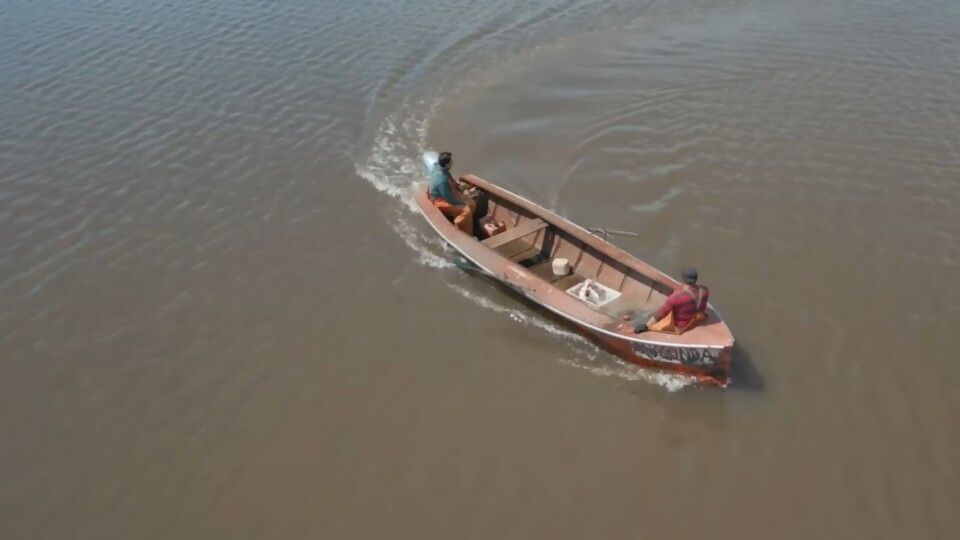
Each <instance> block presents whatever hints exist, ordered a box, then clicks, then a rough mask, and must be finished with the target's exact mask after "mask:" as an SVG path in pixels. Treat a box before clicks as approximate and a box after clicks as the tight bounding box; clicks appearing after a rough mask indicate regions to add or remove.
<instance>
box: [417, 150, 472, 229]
mask: <svg viewBox="0 0 960 540" xmlns="http://www.w3.org/2000/svg"><path fill="white" fill-rule="evenodd" d="M452 165H453V154H451V153H450V152H440V155H439V159H437V164H436V165H434V166H433V169H431V170H430V177H429V181H428V184H427V197H429V198H430V200H431V201H432V202H433V205H434V206H435V207H437V208H438V209H439V210H440V211H441V212H443V213H444V215H446V216H448V217H451V218H453V224H454V225H456V226H457V228H458V229H460V230H461V231H463V232H465V233H467V234H469V235H471V236H472V235H473V212H474V205H475V204H476V203H475V201H474V200H473V199H472V198H470V197H467V196H466V195H464V194H463V192H462V191H460V189H459V188H458V187H457V186H456V184H455V183H454V180H453V175H452V174H450V167H451V166H452Z"/></svg>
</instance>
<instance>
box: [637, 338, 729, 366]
mask: <svg viewBox="0 0 960 540" xmlns="http://www.w3.org/2000/svg"><path fill="white" fill-rule="evenodd" d="M633 354H635V355H637V356H641V357H643V358H647V359H649V360H654V361H656V362H666V363H668V364H688V365H696V366H710V365H713V364H714V363H715V362H716V361H717V360H719V359H720V349H697V348H691V347H670V346H668V345H653V344H651V343H634V344H633Z"/></svg>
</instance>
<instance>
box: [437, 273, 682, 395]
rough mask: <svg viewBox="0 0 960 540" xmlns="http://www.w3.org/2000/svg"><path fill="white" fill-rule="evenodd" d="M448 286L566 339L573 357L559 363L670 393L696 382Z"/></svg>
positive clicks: (551, 324) (524, 323)
mask: <svg viewBox="0 0 960 540" xmlns="http://www.w3.org/2000/svg"><path fill="white" fill-rule="evenodd" d="M448 286H449V287H450V289H452V290H453V291H454V292H456V293H457V294H459V295H460V296H463V297H464V298H466V299H468V300H470V301H472V302H474V303H476V304H477V305H479V306H481V307H483V308H486V309H489V310H492V311H495V312H497V313H503V314H506V315H507V316H509V317H510V318H511V319H513V320H514V321H516V322H518V323H520V324H523V325H526V326H533V327H535V328H539V329H540V330H543V331H545V332H547V333H549V334H552V335H554V336H556V337H558V338H559V339H562V340H564V341H567V343H568V344H569V345H571V349H572V350H573V351H574V352H576V353H578V354H577V356H576V357H575V358H573V359H570V358H557V360H559V361H560V362H561V363H562V364H565V365H568V366H572V367H575V368H577V369H582V370H585V371H589V372H590V373H593V374H594V375H598V376H601V377H616V378H619V379H624V380H627V381H643V382H648V383H653V384H656V385H658V386H661V387H663V388H666V389H667V390H668V391H670V392H676V391H677V390H680V389H682V388H685V387H687V386H690V385H691V384H694V383H695V382H696V379H693V378H691V377H685V376H683V375H678V374H675V373H665V372H657V371H653V370H648V369H644V368H642V367H640V366H635V365H633V364H629V363H627V362H624V361H623V360H620V359H619V358H614V357H613V356H611V355H609V354H607V353H606V352H604V351H603V350H602V349H600V348H599V347H597V346H596V345H595V344H594V343H593V342H591V341H590V340H589V339H587V338H585V337H583V336H581V335H580V334H576V333H574V332H570V331H569V330H565V329H563V328H561V327H560V326H557V325H556V324H553V323H551V322H550V321H547V320H545V319H543V318H542V317H538V316H536V315H528V314H526V313H523V312H522V311H520V310H517V309H514V308H510V307H507V306H503V305H500V304H498V303H496V302H494V301H493V300H491V299H489V298H487V297H486V296H481V295H477V294H473V293H472V292H470V291H468V290H467V289H464V288H463V287H461V286H459V285H455V284H452V283H451V284H449V285H448ZM611 360H612V362H611Z"/></svg>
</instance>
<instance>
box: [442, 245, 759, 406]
mask: <svg viewBox="0 0 960 540" xmlns="http://www.w3.org/2000/svg"><path fill="white" fill-rule="evenodd" d="M453 263H454V265H455V266H457V267H458V268H460V269H461V270H464V271H465V272H466V273H467V274H469V275H471V276H474V277H478V278H480V280H481V281H483V282H484V283H487V284H489V285H492V286H493V288H494V289H496V290H497V291H501V292H503V293H505V294H506V295H507V296H508V297H510V298H513V299H515V300H517V301H518V302H519V303H520V304H522V305H524V306H526V307H527V308H529V309H530V310H531V311H533V312H534V313H535V314H536V315H537V316H538V317H541V318H543V319H544V320H546V321H549V322H551V323H553V324H554V325H556V326H558V327H560V328H562V329H564V330H566V331H569V332H571V333H574V334H577V335H581V336H583V337H584V338H586V339H587V340H588V341H590V343H592V344H593V345H594V346H596V347H597V348H599V349H601V350H606V349H605V347H604V346H603V344H601V343H597V342H596V341H593V340H591V339H590V336H589V335H587V334H585V333H584V332H583V331H582V328H580V327H579V326H577V325H575V324H572V323H570V321H568V320H566V319H565V318H563V317H561V316H559V315H557V314H556V313H554V312H552V311H550V310H549V309H546V308H545V307H543V306H541V305H540V304H538V303H537V302H534V301H533V300H531V299H530V298H527V297H526V295H524V294H523V293H522V292H521V291H518V290H516V289H514V288H513V287H511V286H509V285H507V284H505V283H503V282H502V281H500V280H498V279H496V278H495V277H493V276H491V275H489V274H487V273H486V272H484V271H483V270H481V269H480V268H478V267H476V266H474V265H473V264H472V263H470V262H469V261H466V260H465V259H463V258H461V257H460V256H458V255H455V256H454V257H453ZM607 352H609V353H610V354H612V355H613V356H614V357H616V356H617V355H616V353H615V352H613V351H607ZM618 361H619V360H618ZM637 368H638V369H647V370H650V371H656V370H655V369H652V368H645V367H641V366H637ZM693 386H694V387H703V388H705V389H715V390H732V391H740V392H762V391H763V390H764V388H765V384H764V382H763V377H761V375H760V373H759V372H758V371H757V369H756V366H755V365H754V363H753V360H752V358H751V356H750V353H749V352H747V350H746V349H745V348H744V347H743V346H742V345H741V344H740V343H735V344H734V347H733V358H732V362H731V365H730V382H729V383H728V384H727V385H726V386H725V387H717V386H712V385H706V384H703V385H701V384H695V385H693Z"/></svg>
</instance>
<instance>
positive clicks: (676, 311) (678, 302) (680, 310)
mask: <svg viewBox="0 0 960 540" xmlns="http://www.w3.org/2000/svg"><path fill="white" fill-rule="evenodd" d="M681 278H682V280H683V284H684V285H683V288H681V289H678V290H676V291H674V292H673V294H671V295H670V296H669V297H668V298H667V301H666V302H664V303H663V305H662V306H660V309H658V310H657V311H655V312H654V314H653V315H652V316H651V317H650V320H648V321H647V322H646V324H641V325H640V326H637V327H636V328H634V332H636V333H638V334H639V333H641V332H646V331H647V330H656V331H666V332H675V331H679V332H683V330H684V329H685V328H687V326H689V325H690V323H691V322H693V320H694V318H697V319H698V320H699V319H701V318H703V317H705V316H706V310H707V299H709V298H710V290H709V289H707V287H706V286H704V285H697V269H696V268H691V267H687V268H684V269H683V272H682V273H681ZM668 315H673V317H672V318H667V316H668Z"/></svg>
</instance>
